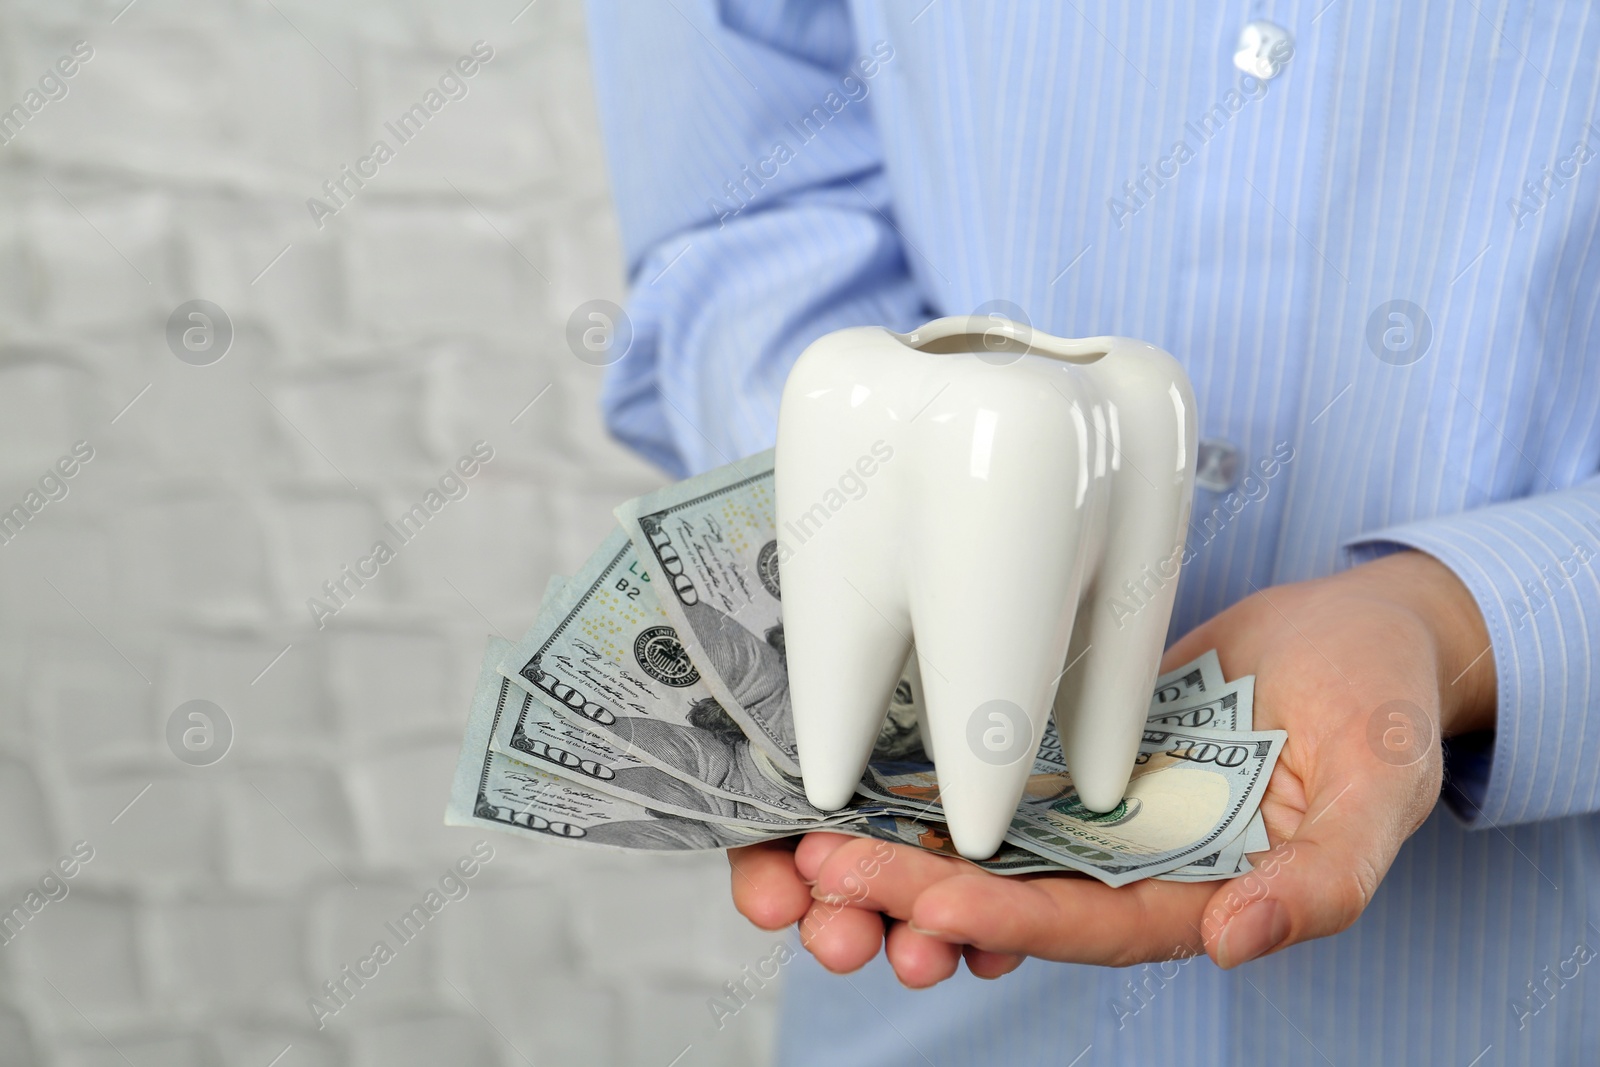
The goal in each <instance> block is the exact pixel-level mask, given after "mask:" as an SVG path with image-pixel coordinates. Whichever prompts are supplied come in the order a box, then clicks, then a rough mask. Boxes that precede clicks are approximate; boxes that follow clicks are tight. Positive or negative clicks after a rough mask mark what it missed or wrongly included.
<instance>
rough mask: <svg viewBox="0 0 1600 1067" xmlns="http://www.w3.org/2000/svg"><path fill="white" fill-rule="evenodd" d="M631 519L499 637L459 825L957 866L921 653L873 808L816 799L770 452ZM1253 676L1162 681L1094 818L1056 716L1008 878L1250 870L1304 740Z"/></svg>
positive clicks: (651, 502)
mask: <svg viewBox="0 0 1600 1067" xmlns="http://www.w3.org/2000/svg"><path fill="white" fill-rule="evenodd" d="M617 519H618V523H619V526H618V528H617V529H616V530H614V531H613V532H612V534H611V535H610V536H609V537H607V538H606V540H605V542H604V543H603V544H602V545H601V546H600V548H599V549H598V550H597V551H596V552H595V553H594V555H592V556H591V557H589V560H588V561H587V562H586V563H585V564H584V565H583V568H582V569H581V570H580V571H579V572H578V573H577V574H576V575H574V576H573V577H571V578H568V579H561V578H553V579H551V582H550V585H549V588H547V589H546V591H545V594H544V601H543V603H542V604H541V606H540V609H539V616H538V620H537V621H536V622H535V623H534V624H533V627H532V628H531V629H530V630H529V631H528V632H527V634H526V635H525V636H524V637H523V638H522V641H521V643H519V644H517V645H516V646H512V645H511V644H510V642H507V641H504V640H501V639H498V638H491V639H490V640H489V646H488V648H487V650H486V651H485V653H484V658H483V667H482V670H481V672H480V673H479V677H478V685H477V692H476V693H475V694H474V697H473V702H472V712H471V716H470V718H469V720H468V723H467V732H466V737H465V738H464V739H463V741H462V746H461V757H460V762H459V763H458V765H457V768H456V777H455V783H454V787H453V789H452V791H451V797H450V804H449V807H448V809H447V810H446V814H445V821H446V822H447V823H450V824H452V825H461V826H487V827H492V828H495V829H499V830H504V831H507V832H509V833H513V834H520V835H524V836H528V837H534V838H541V839H547V838H558V839H561V840H564V841H566V842H569V843H571V844H574V845H578V846H587V847H594V846H609V847H612V848H623V849H642V850H679V851H691V850H701V849H725V848H730V847H735V846H738V845H747V844H751V843H753V842H757V841H763V840H769V839H772V838H778V837H785V836H789V835H794V834H801V833H806V832H808V831H811V830H830V831H835V832H839V833H846V834H854V835H857V836H862V837H873V838H881V839H884V840H888V841H894V842H899V843H903V844H907V845H913V846H917V847H920V848H924V849H928V850H930V851H934V852H941V853H944V854H946V855H950V856H954V855H956V852H955V849H954V848H953V847H952V845H951V842H950V837H949V833H948V830H947V828H946V826H945V824H944V820H943V817H942V814H941V809H940V806H939V783H938V779H937V777H936V776H935V773H934V768H933V764H932V763H931V762H930V761H929V758H928V756H927V754H926V752H925V751H924V749H923V747H922V743H921V740H920V733H919V730H918V728H917V722H918V708H919V706H920V701H921V695H922V694H921V692H920V690H921V683H920V678H919V675H918V673H917V671H916V656H915V653H914V652H913V655H912V656H911V660H910V662H909V663H908V664H907V668H906V671H905V673H904V674H903V676H902V678H901V680H900V682H899V684H898V685H897V686H896V688H895V692H894V694H893V697H892V698H891V701H890V704H889V707H888V708H886V709H885V711H886V714H885V719H884V726H883V730H882V733H881V734H880V736H879V739H878V742H877V746H876V748H875V750H874V753H873V758H872V761H871V762H870V764H869V765H868V767H867V770H866V773H865V774H864V775H863V776H862V779H861V783H860V785H859V787H858V789H857V795H856V797H855V798H854V799H853V801H852V802H851V803H850V804H849V805H848V806H847V807H846V808H845V809H843V810H841V811H836V812H826V811H821V810H819V809H817V808H814V807H812V806H811V805H810V804H809V803H807V802H806V796H805V787H804V784H803V779H802V777H801V768H800V764H799V759H798V754H797V753H796V750H795V741H794V724H793V720H792V717H791V714H790V705H789V683H788V674H787V670H786V667H785V661H784V644H783V622H782V618H781V606H782V590H781V588H780V585H779V580H778V567H777V557H778V542H779V531H778V529H777V521H776V518H775V513H774V506H773V488H772V453H771V452H765V453H760V454H757V455H754V456H751V457H748V458H747V459H744V460H741V461H739V462H737V463H733V464H730V465H728V466H726V467H721V468H718V469H717V470H714V471H710V472H708V473H706V474H703V475H701V476H699V477H696V478H691V479H689V480H687V481H684V482H680V483H678V484H676V485H672V486H668V487H667V488H665V489H662V490H661V491H659V492H656V493H652V494H650V495H648V496H644V497H640V498H639V499H637V500H632V501H629V502H628V503H626V504H623V505H622V506H621V507H619V508H618V509H617ZM1254 681H1255V680H1254V678H1253V677H1246V678H1240V679H1237V680H1235V681H1232V682H1226V681H1224V679H1223V677H1222V670H1221V667H1220V666H1219V664H1218V661H1217V657H1216V653H1214V652H1209V653H1207V654H1206V655H1204V656H1202V657H1200V658H1199V659H1198V660H1196V661H1194V662H1193V663H1190V664H1187V665H1185V666H1183V667H1179V668H1178V669H1176V670H1174V671H1170V672H1168V673H1167V674H1164V675H1162V676H1161V677H1160V678H1159V679H1157V682H1156V691H1155V693H1154V694H1153V696H1152V698H1151V703H1150V712H1149V721H1148V724H1147V726H1146V729H1145V734H1144V739H1143V741H1142V743H1141V745H1140V750H1139V756H1138V762H1137V765H1136V766H1135V768H1134V772H1133V780H1132V781H1131V782H1130V783H1129V785H1128V791H1127V795H1126V796H1125V797H1124V799H1123V801H1122V803H1121V804H1120V805H1119V806H1118V807H1117V808H1115V809H1114V810H1112V811H1110V812H1105V813H1099V812H1093V811H1090V810H1088V809H1086V808H1085V807H1084V806H1083V805H1082V803H1081V802H1080V801H1079V799H1078V795H1077V792H1076V790H1075V789H1074V788H1073V785H1072V777H1071V775H1070V774H1069V773H1068V771H1067V767H1066V765H1065V763H1064V762H1063V761H1062V758H1061V746H1060V742H1059V738H1058V736H1057V734H1056V732H1055V727H1054V724H1053V723H1052V724H1051V725H1050V726H1049V727H1048V728H1047V729H1046V730H1045V732H1044V736H1043V737H1042V738H1041V739H1040V744H1039V750H1038V753H1037V756H1036V758H1035V761H1034V768H1033V774H1032V776H1031V778H1030V779H1029V782H1028V787H1027V789H1026V791H1025V792H1024V795H1023V799H1022V803H1021V804H1020V805H1019V807H1018V809H1017V813H1016V817H1015V819H1014V820H1013V821H1012V824H1011V830H1010V832H1009V833H1008V834H1007V835H1006V844H1005V845H1003V846H1002V848H1001V850H1000V851H999V852H997V853H996V854H995V855H994V856H993V857H991V858H990V859H988V860H985V861H982V862H981V863H980V864H979V866H981V867H983V868H984V869H986V870H989V871H993V872H995V873H998V874H1029V873H1040V872H1049V871H1059V872H1077V873H1080V874H1087V875H1090V876H1092V877H1094V878H1098V879H1100V880H1101V881H1103V882H1105V883H1107V884H1108V885H1113V886H1120V885H1126V884H1127V883H1129V882H1134V881H1138V880H1139V879H1141V878H1165V879H1172V880H1180V881H1208V880H1212V879H1223V878H1231V877H1233V876H1235V875H1237V874H1242V873H1244V872H1246V871H1248V870H1250V863H1249V861H1248V860H1247V859H1246V854H1247V853H1251V852H1257V851H1260V850H1262V849H1265V848H1267V847H1268V844H1267V835H1266V828H1265V826H1264V825H1263V823H1262V821H1261V816H1260V814H1259V813H1258V811H1257V808H1258V806H1259V805H1260V802H1261V797H1262V795H1263V794H1264V793H1265V792H1266V788H1267V780H1268V779H1269V778H1270V777H1271V775H1272V768H1273V766H1274V764H1275V763H1276V762H1277V759H1278V754H1279V752H1280V751H1281V750H1282V748H1283V744H1284V739H1285V737H1286V735H1285V734H1284V733H1283V731H1281V730H1261V731H1257V730H1253V729H1252V721H1251V712H1252V703H1253V696H1254Z"/></svg>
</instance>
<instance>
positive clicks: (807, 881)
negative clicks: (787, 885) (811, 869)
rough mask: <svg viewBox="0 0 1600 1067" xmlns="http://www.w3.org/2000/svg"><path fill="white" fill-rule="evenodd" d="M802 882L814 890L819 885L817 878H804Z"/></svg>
mask: <svg viewBox="0 0 1600 1067" xmlns="http://www.w3.org/2000/svg"><path fill="white" fill-rule="evenodd" d="M800 881H802V882H804V883H805V884H806V885H808V886H811V887H813V888H815V886H816V884H817V880H816V879H815V878H802V879H800Z"/></svg>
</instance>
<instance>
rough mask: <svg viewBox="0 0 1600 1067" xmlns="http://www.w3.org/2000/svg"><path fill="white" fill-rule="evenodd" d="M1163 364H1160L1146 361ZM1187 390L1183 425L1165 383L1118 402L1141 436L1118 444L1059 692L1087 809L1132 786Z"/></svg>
mask: <svg viewBox="0 0 1600 1067" xmlns="http://www.w3.org/2000/svg"><path fill="white" fill-rule="evenodd" d="M1163 369H1164V364H1163V362H1159V361H1158V362H1155V363H1154V365H1153V366H1151V367H1150V370H1151V371H1154V372H1160V371H1161V370H1163ZM1179 375H1180V376H1179V381H1180V382H1182V383H1183V385H1186V384H1187V383H1186V382H1185V381H1184V380H1183V379H1182V378H1181V372H1179ZM1169 380H1170V379H1169ZM1181 392H1182V393H1183V394H1184V396H1185V397H1186V398H1187V403H1186V404H1185V405H1184V407H1183V412H1184V417H1183V419H1182V421H1179V419H1178V418H1176V417H1175V416H1174V407H1173V403H1172V402H1171V400H1170V399H1169V396H1168V391H1167V381H1159V383H1158V382H1150V381H1146V382H1142V383H1141V382H1138V381H1135V382H1134V383H1133V385H1132V386H1131V387H1129V388H1127V389H1126V390H1125V391H1124V393H1123V395H1122V397H1120V398H1119V400H1120V401H1121V403H1120V407H1121V411H1120V413H1119V414H1120V422H1121V424H1122V426H1123V427H1128V426H1136V427H1138V428H1139V434H1138V439H1137V441H1129V440H1127V438H1126V437H1124V438H1123V441H1122V455H1121V456H1120V457H1119V460H1120V466H1121V470H1119V471H1117V472H1116V476H1117V479H1118V481H1117V487H1116V491H1115V492H1114V493H1113V494H1112V496H1111V502H1110V512H1109V514H1108V516H1107V526H1108V529H1109V530H1110V531H1111V536H1109V537H1108V538H1107V541H1106V547H1105V552H1104V555H1103V556H1102V557H1101V561H1100V565H1099V568H1098V571H1097V573H1096V574H1095V576H1094V577H1093V579H1092V581H1091V583H1090V585H1089V586H1088V587H1087V588H1086V590H1085V595H1084V601H1083V603H1082V604H1080V606H1079V608H1078V618H1077V620H1076V622H1075V624H1074V633H1073V639H1072V647H1071V650H1070V651H1069V653H1068V658H1067V663H1068V664H1070V669H1068V670H1067V672H1066V673H1065V674H1064V675H1063V676H1062V678H1061V685H1060V688H1059V689H1058V690H1057V691H1056V700H1055V714H1056V727H1057V729H1058V730H1059V731H1060V733H1061V750H1062V756H1063V758H1064V759H1065V760H1066V764H1067V770H1068V771H1069V772H1070V773H1071V774H1072V782H1073V785H1074V786H1075V787H1076V788H1077V790H1078V797H1079V799H1080V800H1081V801H1082V802H1083V804H1084V806H1085V807H1087V808H1089V809H1090V810H1091V811H1110V810H1111V809H1112V808H1114V807H1116V806H1117V804H1118V803H1119V802H1120V801H1121V799H1122V795H1123V793H1124V792H1125V791H1126V790H1127V787H1128V777H1129V773H1130V771H1131V769H1132V767H1133V761H1134V758H1135V756H1136V755H1137V754H1138V751H1139V738H1140V736H1141V734H1142V733H1143V731H1144V724H1145V719H1146V718H1147V716H1148V714H1149V708H1150V691H1151V687H1152V686H1153V685H1154V683H1155V677H1156V668H1157V667H1158V666H1159V664H1160V661H1161V650H1162V646H1163V645H1164V644H1165V637H1166V631H1167V625H1168V622H1169V620H1170V618H1171V615H1172V603H1173V597H1174V596H1175V595H1176V593H1177V586H1178V570H1179V563H1180V561H1181V559H1182V553H1183V543H1184V534H1185V531H1186V529H1187V527H1188V524H1189V507H1190V497H1191V496H1192V494H1191V492H1190V486H1189V483H1188V480H1189V479H1192V477H1193V469H1194V450H1195V441H1194V438H1195V432H1194V428H1193V423H1192V420H1190V419H1189V418H1188V417H1187V412H1190V411H1192V410H1193V408H1194V401H1193V398H1192V397H1188V396H1187V394H1188V390H1187V388H1182V389H1181ZM1185 464H1186V466H1185ZM1085 649H1088V650H1089V651H1088V652H1087V653H1085V652H1084V650H1085ZM1080 655H1081V658H1079V657H1080ZM1074 661H1075V662H1074Z"/></svg>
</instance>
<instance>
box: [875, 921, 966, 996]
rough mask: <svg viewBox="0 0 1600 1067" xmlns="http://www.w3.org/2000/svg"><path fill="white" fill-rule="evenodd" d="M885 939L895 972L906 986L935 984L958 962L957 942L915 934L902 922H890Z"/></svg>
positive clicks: (909, 987) (924, 986) (954, 967)
mask: <svg viewBox="0 0 1600 1067" xmlns="http://www.w3.org/2000/svg"><path fill="white" fill-rule="evenodd" d="M886 942H887V945H888V948H887V953H888V956H889V963H890V964H891V965H893V967H894V975H895V977H896V978H898V979H900V984H901V985H903V986H905V987H907V988H908V989H927V988H928V987H929V986H933V985H938V984H939V983H940V982H942V981H944V980H945V979H946V978H949V977H951V976H953V975H954V974H955V973H956V968H957V967H959V966H960V965H961V946H960V945H952V944H950V943H949V942H946V941H940V940H939V939H938V938H933V937H929V936H928V935H927V934H921V933H918V932H917V931H915V930H913V929H912V928H911V927H909V926H907V925H906V924H905V923H901V922H891V923H890V924H889V936H888V937H887V938H886Z"/></svg>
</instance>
